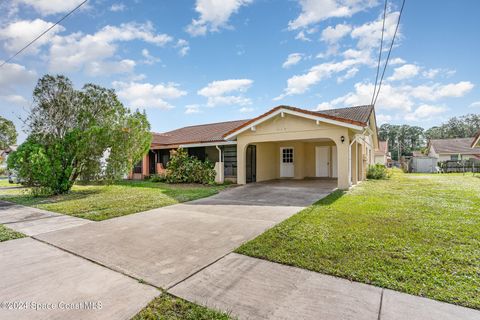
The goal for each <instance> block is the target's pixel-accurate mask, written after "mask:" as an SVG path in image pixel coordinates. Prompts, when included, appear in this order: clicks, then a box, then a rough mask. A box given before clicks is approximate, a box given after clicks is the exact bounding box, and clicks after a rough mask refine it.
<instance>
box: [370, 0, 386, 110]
mask: <svg viewBox="0 0 480 320" xmlns="http://www.w3.org/2000/svg"><path fill="white" fill-rule="evenodd" d="M387 2H388V0H385V6H384V7H383V24H382V38H381V40H380V51H379V52H378V63H377V75H376V76H375V86H374V88H373V95H372V101H370V104H373V99H375V93H376V91H377V83H378V75H379V74H380V62H381V60H382V50H383V35H384V33H385V17H386V14H387Z"/></svg>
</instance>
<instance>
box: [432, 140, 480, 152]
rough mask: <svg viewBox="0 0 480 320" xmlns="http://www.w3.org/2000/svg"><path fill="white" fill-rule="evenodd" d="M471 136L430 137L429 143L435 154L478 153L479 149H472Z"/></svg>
mask: <svg viewBox="0 0 480 320" xmlns="http://www.w3.org/2000/svg"><path fill="white" fill-rule="evenodd" d="M472 139H473V138H458V139H432V140H430V145H431V146H433V148H434V149H435V152H436V153H437V154H440V153H450V154H458V153H461V154H478V153H480V151H479V150H475V149H472V147H471V144H472Z"/></svg>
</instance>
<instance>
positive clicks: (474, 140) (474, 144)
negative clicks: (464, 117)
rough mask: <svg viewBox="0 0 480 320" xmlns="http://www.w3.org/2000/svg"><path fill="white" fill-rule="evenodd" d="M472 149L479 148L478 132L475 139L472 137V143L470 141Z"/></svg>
mask: <svg viewBox="0 0 480 320" xmlns="http://www.w3.org/2000/svg"><path fill="white" fill-rule="evenodd" d="M471 147H472V149H473V148H480V130H478V132H477V134H476V135H475V137H473V141H472V145H471Z"/></svg>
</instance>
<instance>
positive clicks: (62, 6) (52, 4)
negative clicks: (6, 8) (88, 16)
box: [15, 0, 88, 16]
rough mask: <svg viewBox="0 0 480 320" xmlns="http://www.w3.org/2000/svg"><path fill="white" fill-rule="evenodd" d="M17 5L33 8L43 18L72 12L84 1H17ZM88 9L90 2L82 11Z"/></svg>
mask: <svg viewBox="0 0 480 320" xmlns="http://www.w3.org/2000/svg"><path fill="white" fill-rule="evenodd" d="M15 2H16V3H17V4H24V5H28V6H31V7H33V9H35V11H37V12H38V13H40V14H41V15H43V16H46V15H50V14H57V13H64V12H68V11H71V10H72V9H73V8H75V7H76V6H78V5H79V4H80V3H81V2H82V0H15ZM87 8H88V2H87V3H86V4H84V5H83V6H82V9H84V10H85V9H87Z"/></svg>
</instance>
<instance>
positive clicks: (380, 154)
mask: <svg viewBox="0 0 480 320" xmlns="http://www.w3.org/2000/svg"><path fill="white" fill-rule="evenodd" d="M391 160H392V156H391V153H390V151H389V150H388V140H386V141H378V150H376V151H375V163H376V164H382V165H384V166H388V163H389V162H390V161H391Z"/></svg>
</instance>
